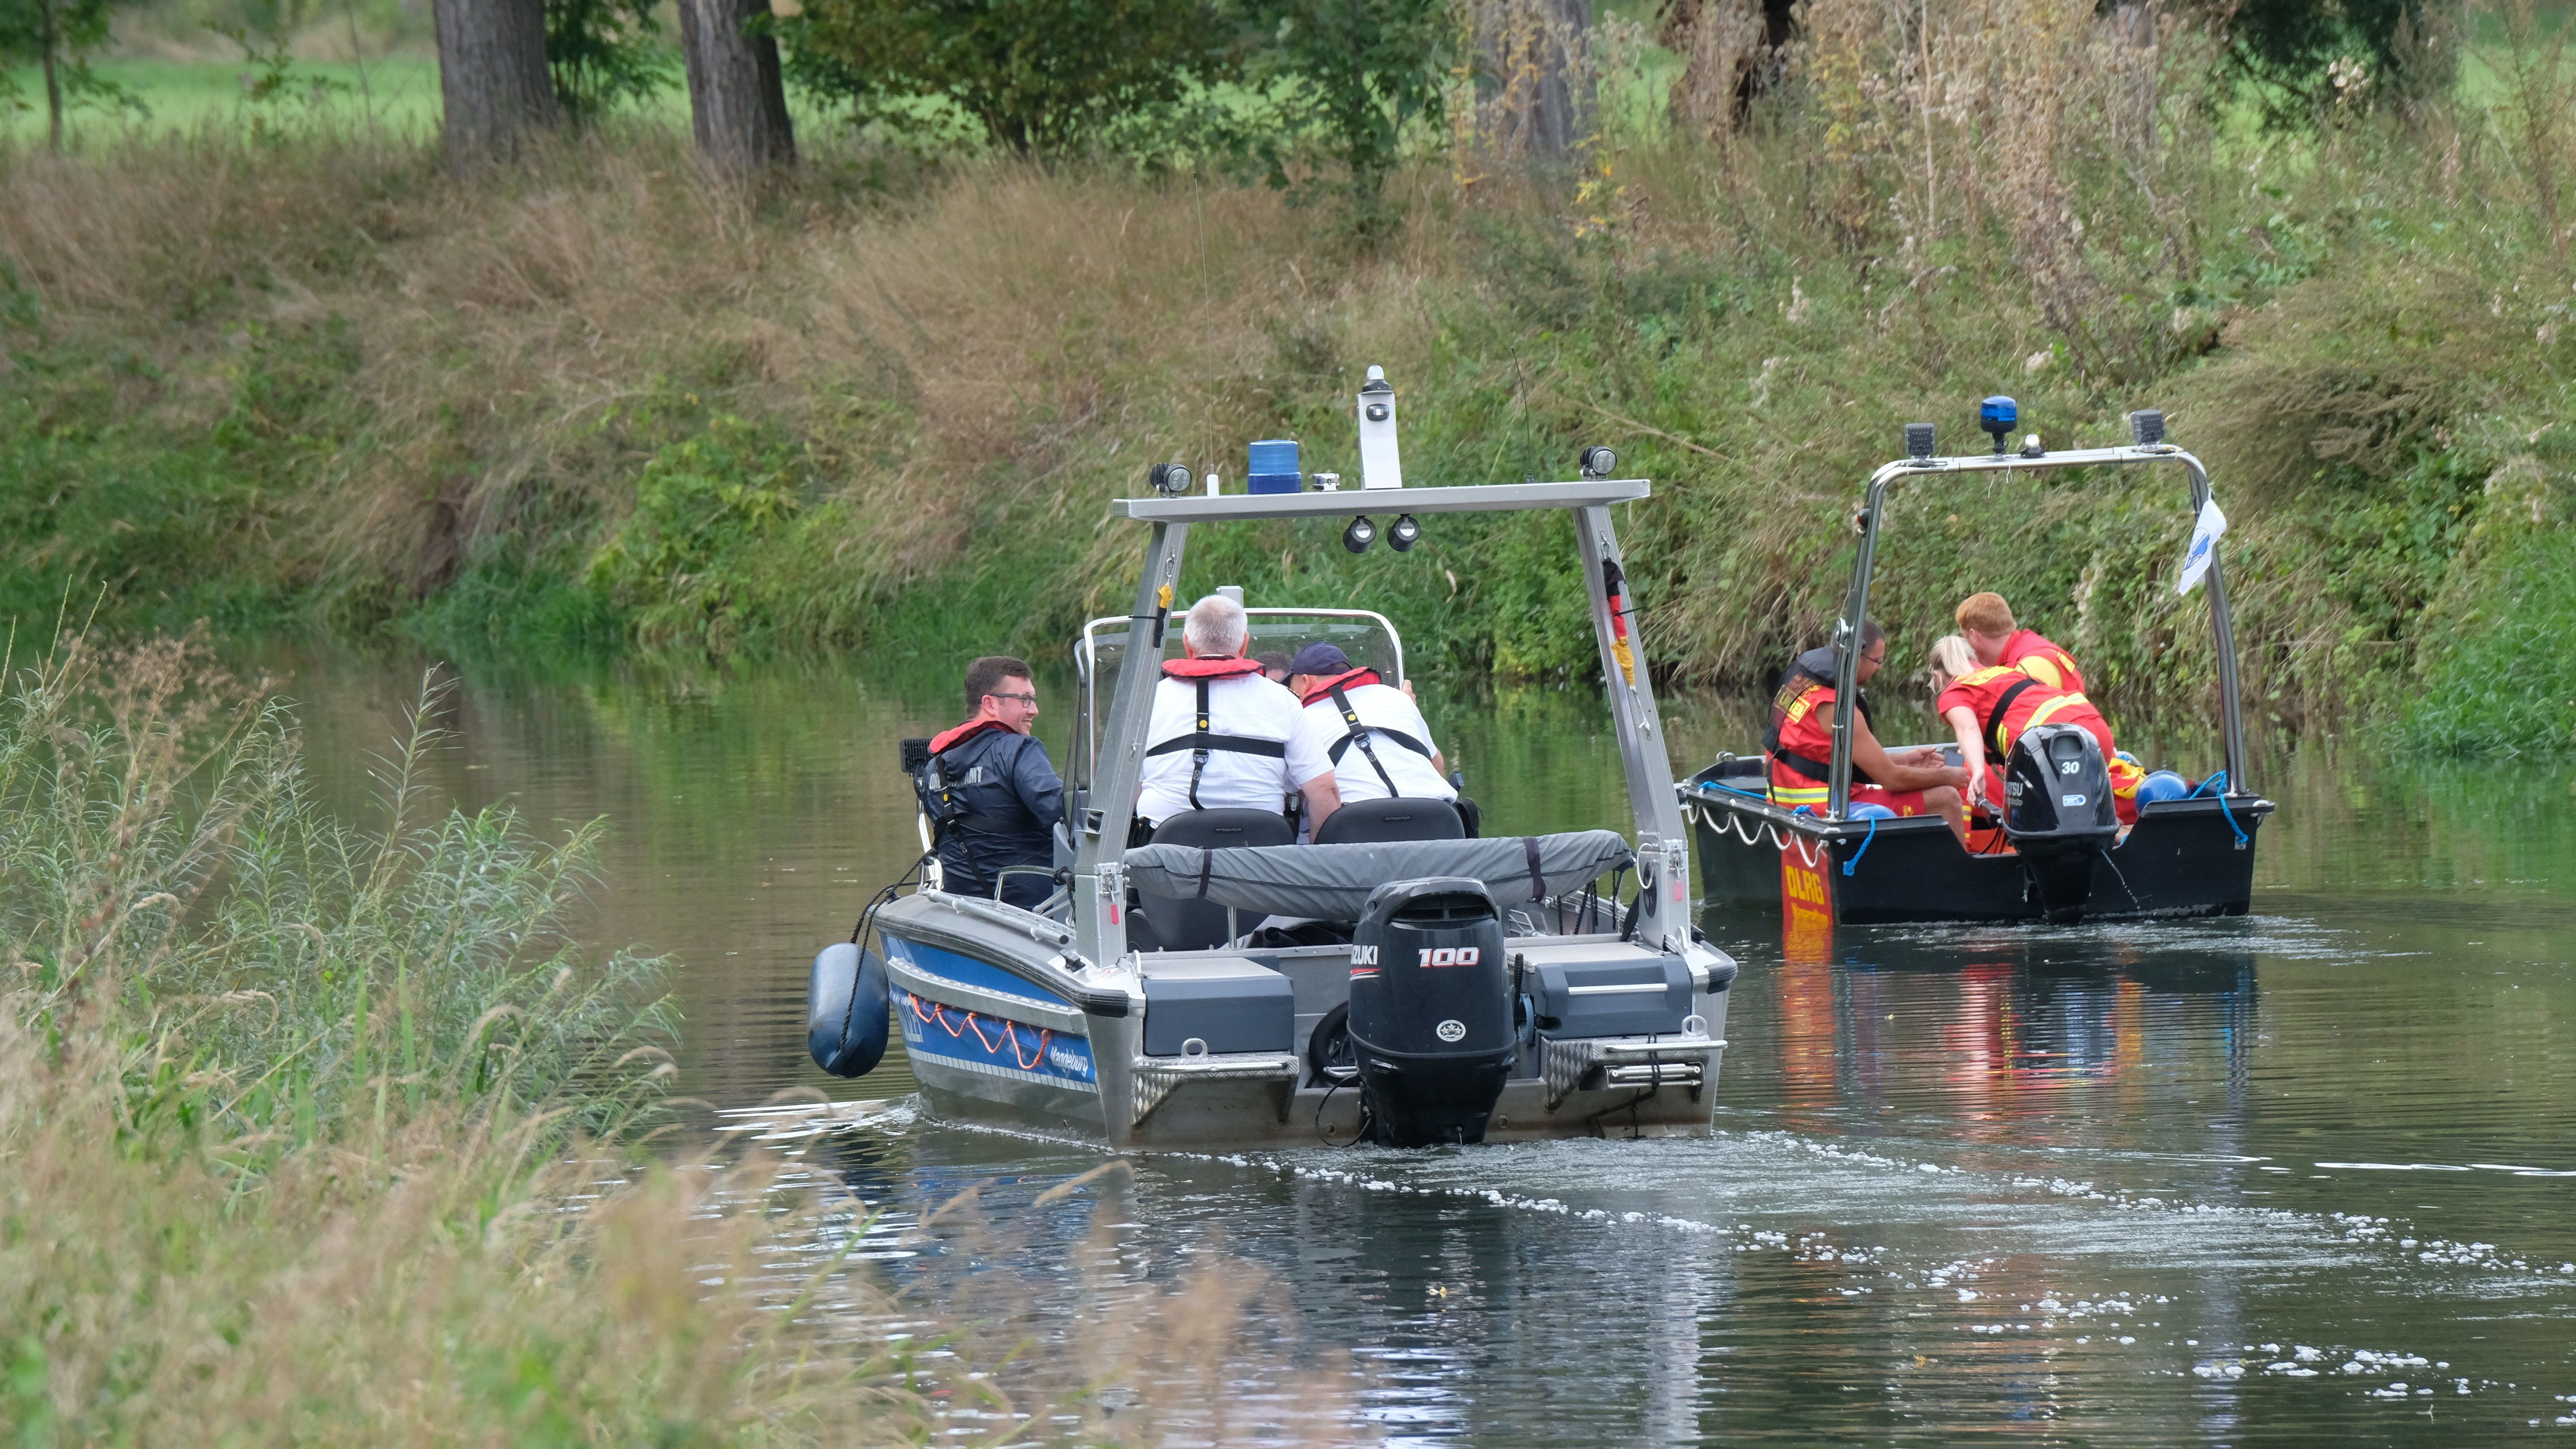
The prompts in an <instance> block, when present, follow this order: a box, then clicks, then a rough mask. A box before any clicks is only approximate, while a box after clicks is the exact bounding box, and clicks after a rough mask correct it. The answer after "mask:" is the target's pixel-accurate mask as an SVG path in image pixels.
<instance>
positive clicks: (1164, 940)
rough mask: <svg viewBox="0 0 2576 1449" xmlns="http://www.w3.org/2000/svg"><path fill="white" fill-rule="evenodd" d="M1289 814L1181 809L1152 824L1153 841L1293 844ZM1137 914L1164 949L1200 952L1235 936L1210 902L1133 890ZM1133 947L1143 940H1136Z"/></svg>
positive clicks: (1221, 910) (1212, 845)
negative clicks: (1176, 813) (1168, 817)
mask: <svg viewBox="0 0 2576 1449" xmlns="http://www.w3.org/2000/svg"><path fill="white" fill-rule="evenodd" d="M1296 842H1297V837H1296V835H1295V833H1294V832H1292V831H1290V830H1289V828H1288V818H1287V817H1286V816H1284V815H1281V814H1280V813H1279V812H1278V811H1276V810H1184V811H1182V812H1181V813H1180V814H1178V815H1175V816H1173V817H1172V818H1171V819H1169V820H1166V821H1164V822H1163V823H1161V824H1160V825H1157V826H1155V827H1154V844H1156V845H1185V846H1189V847H1192V848H1194V849H1199V850H1224V849H1227V848H1229V847H1232V846H1237V845H1294V844H1295V843H1296ZM1136 899H1137V902H1138V906H1139V913H1140V914H1142V915H1143V916H1144V918H1145V924H1146V927H1147V929H1148V930H1150V931H1151V932H1152V934H1153V938H1154V940H1153V944H1154V945H1156V946H1159V947H1160V948H1161V949H1163V950H1166V951H1204V950H1207V949H1208V948H1210V947H1213V946H1222V945H1224V944H1225V943H1226V942H1228V941H1231V940H1233V939H1234V937H1235V934H1236V933H1235V931H1234V930H1233V928H1232V922H1231V920H1230V919H1229V914H1228V912H1227V910H1226V908H1225V907H1223V906H1221V905H1218V904H1217V903H1216V902H1214V901H1208V900H1197V899H1179V898H1175V897H1172V896H1156V895H1147V894H1144V893H1142V892H1139V893H1138V894H1137V898H1136ZM1136 944H1138V945H1140V946H1141V945H1144V944H1146V943H1143V942H1138V943H1136Z"/></svg>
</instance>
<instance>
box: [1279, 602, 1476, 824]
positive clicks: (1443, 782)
mask: <svg viewBox="0 0 2576 1449" xmlns="http://www.w3.org/2000/svg"><path fill="white" fill-rule="evenodd" d="M1288 687H1289V688H1290V689H1293V690H1295V691H1296V692H1297V697H1298V698H1299V699H1301V700H1304V701H1305V712H1304V714H1303V716H1302V717H1301V718H1300V719H1299V720H1298V721H1297V735H1296V738H1295V739H1294V740H1292V741H1291V742H1290V744H1289V750H1288V763H1289V768H1290V770H1291V772H1292V773H1296V774H1297V775H1298V787H1299V788H1300V789H1302V790H1303V791H1304V792H1305V795H1306V811H1307V819H1308V820H1309V821H1310V822H1311V823H1312V824H1313V825H1314V827H1315V828H1317V829H1319V830H1320V829H1322V828H1323V824H1324V820H1325V817H1327V816H1329V815H1331V814H1332V813H1333V812H1334V811H1336V810H1338V809H1340V808H1341V807H1342V806H1343V805H1344V804H1346V803H1354V802H1357V801H1361V800H1384V799H1388V798H1391V797H1396V796H1401V797H1403V798H1405V799H1408V800H1455V799H1457V798H1458V791H1457V790H1456V789H1455V788H1454V787H1453V786H1451V785H1450V783H1449V769H1448V766H1447V764H1446V763H1445V762H1443V761H1442V760H1441V758H1440V750H1439V747H1438V746H1436V745H1434V744H1433V743H1432V742H1431V727H1430V726H1429V725H1427V724H1425V723H1423V721H1422V711H1421V710H1419V709H1417V708H1415V707H1414V703H1413V697H1412V696H1411V695H1408V694H1406V693H1405V692H1404V691H1403V690H1401V689H1397V688H1395V687H1393V686H1392V685H1389V684H1386V683H1384V682H1383V681H1381V680H1380V679H1379V678H1378V674H1377V671H1376V670H1374V669H1353V668H1352V667H1351V661H1350V659H1349V658H1348V656H1346V655H1344V654H1343V653H1342V651H1341V650H1340V649H1339V648H1337V647H1335V646H1333V645H1331V644H1323V643H1316V644H1309V645H1307V646H1306V647H1305V648H1303V649H1300V650H1298V651H1297V657H1295V658H1294V659H1291V660H1289V661H1288Z"/></svg>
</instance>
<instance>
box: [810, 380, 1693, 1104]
mask: <svg viewBox="0 0 2576 1449" xmlns="http://www.w3.org/2000/svg"><path fill="white" fill-rule="evenodd" d="M1366 400H1367V399H1366V395H1365V394H1364V395H1363V403H1364V404H1365V402H1366ZM1610 456H1611V455H1610V454H1609V453H1608V450H1606V449H1600V450H1586V455H1585V457H1586V463H1587V466H1586V468H1585V469H1584V470H1583V476H1582V477H1580V478H1578V479H1577V480H1575V481H1571V482H1525V483H1515V484H1493V485H1457V486H1446V487H1420V486H1413V487H1395V488H1380V487H1375V486H1372V487H1370V488H1368V489H1365V490H1349V491H1340V490H1335V491H1315V490H1305V491H1297V492H1278V493H1247V494H1240V495H1231V494H1229V495H1211V496H1203V495H1200V494H1198V493H1196V492H1195V491H1194V490H1193V491H1188V492H1183V491H1181V490H1179V489H1175V488H1171V487H1168V486H1165V485H1164V480H1163V479H1162V478H1161V477H1160V476H1159V470H1158V476H1157V477H1156V479H1155V483H1156V485H1157V489H1158V494H1159V496H1144V497H1136V498H1126V499H1119V500H1116V501H1114V502H1113V503H1112V504H1111V505H1110V512H1111V515H1112V517H1113V518H1115V519H1117V520H1120V521H1123V522H1127V523H1131V524H1135V525H1138V526H1140V527H1141V529H1142V530H1143V532H1144V534H1145V539H1144V543H1145V549H1144V567H1143V570H1142V572H1141V575H1140V576H1139V578H1138V579H1137V582H1136V587H1135V593H1134V605H1133V607H1132V608H1131V609H1130V611H1129V612H1128V613H1127V614H1126V615H1123V616H1115V617H1111V618H1106V619H1095V620H1092V621H1090V622H1089V623H1088V624H1087V625H1085V627H1084V628H1083V630H1082V632H1081V634H1080V636H1079V637H1078V638H1076V639H1075V640H1074V641H1072V649H1071V652H1072V663H1073V666H1074V670H1075V675H1076V678H1077V681H1078V689H1077V696H1076V697H1077V704H1076V711H1077V718H1076V719H1075V721H1074V725H1073V733H1074V740H1073V745H1072V748H1071V749H1070V751H1069V752H1068V756H1067V760H1066V771H1065V777H1066V787H1067V790H1066V800H1067V811H1066V814H1067V820H1066V822H1065V823H1064V824H1063V825H1062V826H1060V827H1059V828H1058V832H1057V847H1056V855H1057V858H1056V863H1055V866H1054V869H1053V875H1054V878H1055V883H1056V890H1055V893H1054V895H1053V897H1052V898H1051V899H1049V900H1047V901H1046V902H1044V903H1043V904H1041V905H1040V906H1039V907H1038V908H1036V909H1022V908H1020V907H1017V906H1014V905H1010V904H1007V903H1005V902H1003V901H1002V900H1000V899H996V898H987V897H983V896H976V895H968V894H964V893H960V892H956V891H951V890H948V889H945V888H944V886H943V884H942V882H941V881H940V879H939V876H938V872H937V862H936V856H935V854H926V855H925V859H924V871H923V875H924V879H923V880H922V882H921V883H920V884H919V885H918V886H917V887H916V888H913V889H909V890H894V891H890V892H889V893H888V894H886V895H885V896H882V897H881V898H880V901H879V903H878V904H877V905H876V906H875V907H873V908H872V910H871V912H870V914H869V916H868V917H867V919H866V920H864V921H863V922H862V924H861V929H860V931H859V932H858V933H856V934H857V937H858V939H855V940H853V941H850V942H843V943H839V944H836V945H834V946H832V947H829V948H827V949H826V950H825V951H824V952H823V953H822V954H821V955H819V956H818V957H817V958H816V960H815V963H814V968H813V972H812V977H811V982H812V986H811V992H810V996H809V1008H810V1016H811V1020H810V1023H809V1025H810V1028H811V1036H810V1041H809V1046H810V1047H811V1049H812V1051H813V1054H814V1057H815V1060H816V1062H817V1063H818V1064H820V1065H822V1066H823V1067H824V1068H825V1069H826V1070H828V1071H835V1072H840V1073H843V1074H849V1073H850V1071H851V1069H853V1068H856V1069H858V1070H864V1069H865V1068H866V1066H868V1065H872V1064H873V1063H874V1061H875V1060H876V1057H877V1054H879V1053H881V1052H882V1050H883V1047H884V1043H885V1040H886V1037H887V1036H888V1035H889V1033H890V1032H900V1034H901V1036H902V1040H903V1043H904V1051H905V1054H906V1056H907V1058H908V1060H909V1062H910V1064H911V1069H912V1072H913V1074H914V1076H915V1077H916V1078H917V1079H918V1080H919V1082H920V1083H921V1087H922V1092H923V1096H924V1098H925V1099H926V1102H927V1105H928V1106H929V1108H930V1109H931V1111H932V1112H933V1113H934V1114H935V1115H939V1116H944V1117H950V1118H956V1119H970V1120H976V1121H983V1122H991V1123H999V1124H1002V1125H1005V1126H1009V1127H1015V1128H1020V1129H1026V1130H1032V1131H1037V1132H1042V1133H1048V1134H1056V1135H1063V1136H1069V1137H1075V1138H1080V1139H1085V1140H1090V1141H1096V1142H1099V1143H1103V1144H1105V1145H1107V1146H1109V1147H1112V1148H1117V1149H1121V1150H1126V1149H1130V1148H1175V1149H1225V1148H1240V1147H1247V1146H1262V1145H1286V1144H1293V1143H1312V1142H1316V1141H1318V1140H1322V1141H1326V1142H1335V1143H1347V1142H1351V1141H1358V1140H1368V1141H1374V1142H1378V1143H1382V1144H1387V1145H1393V1146H1430V1145H1437V1144H1444V1143H1446V1144H1471V1143H1477V1142H1510V1141H1527V1140H1532V1139H1538V1138H1550V1137H1569V1136H1602V1135H1607V1136H1617V1137H1632V1136H1633V1137H1655V1136H1703V1135H1706V1134H1707V1132H1708V1130H1709V1124H1710V1120H1711V1113H1712V1110H1713V1107H1714V1101H1715V1089H1716V1086H1717V1080H1718V1067H1719V1060H1720V1057H1721V1055H1722V1054H1723V1052H1724V1050H1725V1046H1726V1041H1725V1026H1726V1004H1727V993H1728V988H1729V986H1730V985H1731V983H1732V982H1733V980H1734V978H1735V971H1736V968H1735V963H1734V961H1733V960H1732V959H1731V958H1729V957H1728V955H1727V954H1726V953H1725V952H1723V951H1721V950H1718V949H1717V948H1715V947H1714V946H1712V945H1710V944H1709V943H1708V942H1707V941H1706V940H1704V939H1703V938H1702V937H1701V936H1700V934H1699V933H1698V932H1697V930H1696V929H1695V928H1694V925H1693V922H1694V919H1695V916H1694V906H1695V903H1694V901H1693V899H1692V895H1691V881H1692V875H1691V870H1690V858H1689V844H1690V842H1689V836H1688V834H1687V831H1686V829H1685V827H1684V824H1683V819H1682V807H1681V797H1680V796H1679V795H1677V794H1676V792H1675V788H1674V779H1673V774H1672V767H1671V764H1670V760H1669V757H1668V755H1667V753H1666V749H1665V743H1664V739H1665V736H1664V729H1663V725H1662V722H1661V721H1660V719H1659V718H1658V716H1657V714H1656V705H1655V694H1654V687H1653V683H1652V680H1651V678H1650V677H1649V674H1648V671H1647V667H1646V662H1645V660H1644V659H1643V658H1642V657H1641V656H1640V655H1639V653H1638V648H1637V644H1638V641H1637V640H1636V638H1635V637H1634V635H1633V633H1632V631H1631V629H1630V620H1631V618H1632V616H1633V614H1634V611H1635V605H1634V601H1633V600H1632V599H1630V598H1629V596H1628V594H1627V591H1626V583H1625V577H1624V573H1623V570H1622V567H1621V563H1620V557H1619V550H1618V541H1617V538H1616V535H1615V534H1614V532H1613V529H1612V520H1611V510H1612V509H1613V508H1614V507H1616V506H1618V505H1621V504H1635V503H1641V502H1644V501H1645V500H1646V499H1648V498H1649V496H1650V495H1651V491H1652V490H1651V487H1650V485H1649V484H1648V483H1647V482H1646V481H1645V480H1643V479H1620V478H1613V477H1609V476H1606V473H1607V469H1606V467H1604V466H1602V465H1604V464H1605V463H1606V462H1607V461H1608V460H1609V458H1610ZM1182 482H1183V483H1184V484H1186V479H1185V478H1184V479H1183V480H1182ZM1529 511H1561V512H1565V513H1568V514H1571V515H1572V519H1573V523H1574V530H1573V532H1574V536H1575V541H1576V542H1575V546H1576V549H1577V552H1578V556H1579V562H1580V565H1581V571H1582V577H1583V578H1584V580H1585V581H1586V586H1587V588H1588V590H1589V594H1590V609H1591V624H1592V630H1593V634H1594V636H1595V642H1596V644H1597V646H1598V650H1599V655H1600V660H1601V673H1602V679H1603V683H1604V691H1603V692H1604V699H1605V702H1606V704H1607V707H1608V711H1609V720H1610V723H1611V725H1612V728H1613V732H1614V733H1615V735H1616V737H1617V740H1618V744H1619V753H1620V762H1621V766H1622V769H1623V773H1624V776H1625V786H1626V794H1627V804H1628V807H1629V813H1630V815H1631V816H1632V817H1633V828H1632V829H1631V830H1630V831H1629V832H1626V833H1624V834H1623V833H1621V832H1617V831H1609V830H1591V831H1575V832H1557V833H1543V832H1533V833H1513V832H1514V831H1515V830H1516V829H1518V828H1519V827H1521V826H1523V825H1524V824H1525V822H1517V821H1508V820H1495V819H1490V818H1489V819H1485V820H1483V821H1481V822H1480V823H1479V824H1478V826H1477V833H1476V834H1474V835H1472V836H1471V835H1470V834H1469V833H1468V831H1469V827H1470V822H1469V820H1468V819H1467V816H1466V813H1465V812H1463V811H1461V810H1459V809H1458V808H1455V807H1453V806H1451V805H1449V804H1447V803H1445V802H1442V801H1438V800H1394V801H1371V802H1363V803H1362V804H1361V805H1346V806H1344V807H1343V808H1342V809H1341V810H1340V811H1337V812H1336V813H1335V814H1334V815H1332V816H1331V817H1329V818H1327V819H1326V821H1325V822H1324V824H1323V826H1322V827H1321V828H1320V829H1316V830H1314V831H1313V832H1312V837H1313V838H1312V839H1309V840H1305V841H1300V840H1299V839H1298V826H1297V825H1296V824H1295V823H1293V822H1292V821H1291V820H1290V819H1289V818H1288V816H1287V815H1286V814H1284V813H1282V812H1274V811H1269V810H1243V809H1229V810H1196V811H1189V812H1184V813H1181V814H1178V815H1175V816H1174V817H1172V818H1170V819H1166V820H1163V821H1159V822H1157V823H1156V824H1155V826H1154V828H1153V830H1152V833H1151V836H1150V838H1142V839H1138V838H1131V834H1132V832H1133V830H1134V821H1135V807H1136V802H1137V795H1138V784H1139V778H1140V772H1141V766H1142V763H1143V759H1144V755H1145V751H1146V748H1147V745H1148V743H1149V742H1148V741H1147V739H1146V733H1147V729H1148V720H1149V716H1150V711H1151V704H1152V698H1153V692H1154V689H1155V685H1156V682H1157V680H1158V679H1159V678H1160V677H1161V673H1162V671H1161V665H1162V664H1163V662H1164V661H1165V660H1166V659H1168V658H1171V657H1175V656H1176V655H1177V654H1178V652H1179V649H1180V638H1181V627H1180V623H1181V621H1180V619H1179V617H1178V615H1179V613H1181V612H1185V611H1186V609H1187V606H1188V603H1189V600H1187V599H1183V598H1180V597H1178V595H1177V594H1176V592H1175V591H1176V590H1177V589H1178V588H1179V586H1180V580H1181V565H1182V558H1183V549H1184V545H1185V543H1186V541H1187V539H1188V537H1189V535H1190V531H1191V529H1192V528H1193V527H1194V526H1195V527H1199V528H1207V527H1214V526H1219V525H1228V526H1242V525H1254V524H1261V523H1268V522H1274V521H1294V520H1315V521H1333V520H1338V519H1341V518H1342V517H1344V516H1345V515H1361V516H1355V517H1353V520H1352V524H1351V526H1350V527H1349V528H1347V529H1346V530H1345V541H1346V542H1351V541H1352V540H1353V539H1357V540H1359V542H1357V543H1354V544H1353V546H1354V547H1355V548H1357V547H1361V546H1364V545H1365V543H1366V542H1367V541H1369V540H1371V539H1373V538H1374V536H1375V534H1376V531H1377V530H1376V526H1375V525H1374V524H1373V523H1370V522H1369V520H1367V519H1366V518H1365V516H1364V514H1365V513H1371V512H1373V513H1377V514H1380V515H1384V514H1388V513H1400V514H1401V515H1402V516H1401V517H1400V518H1398V519H1397V520H1396V521H1395V524H1394V525H1393V527H1391V528H1390V529H1389V530H1388V532H1389V534H1390V536H1392V537H1394V538H1398V539H1408V538H1409V537H1410V536H1418V534H1419V531H1420V530H1421V529H1422V528H1425V527H1430V526H1436V523H1437V520H1439V519H1440V518H1443V517H1446V516H1450V515H1457V514H1466V513H1480V512H1529ZM1363 525H1365V527H1363ZM1405 530H1411V531H1412V532H1411V534H1410V535H1408V534H1407V533H1406V532H1405ZM1256 602H1259V601H1256ZM1247 612H1248V614H1249V616H1250V618H1251V620H1252V626H1253V644H1252V645H1251V650H1252V651H1253V652H1258V651H1260V650H1262V649H1263V648H1265V647H1272V646H1285V645H1293V644H1299V643H1305V642H1310V641H1314V640H1318V639H1322V640H1330V641H1332V642H1334V643H1337V644H1339V645H1340V646H1341V647H1342V648H1343V650H1344V652H1345V653H1346V655H1348V657H1350V658H1351V659H1352V660H1353V661H1354V662H1355V663H1357V664H1364V665H1367V666H1369V667H1373V668H1375V669H1376V670H1378V672H1379V673H1380V675H1381V676H1382V677H1383V678H1384V679H1385V681H1386V682H1388V683H1390V684H1400V683H1401V681H1402V680H1403V679H1404V677H1405V676H1404V654H1403V643H1402V640H1401V638H1400V636H1399V635H1398V632H1397V630H1396V627H1395V625H1394V624H1393V623H1392V622H1391V621H1389V620H1387V619H1386V618H1384V617H1383V616H1381V615H1379V614H1376V613H1373V612H1370V611H1366V610H1358V609H1326V608H1297V607H1281V606H1270V605H1268V604H1264V605H1263V606H1262V607H1256V608H1251V609H1249V610H1248V611H1247ZM1363 807H1365V808H1363ZM1623 891H1624V892H1625V898H1624V899H1623ZM999 894H1000V890H999V887H998V886H997V887H996V890H995V895H996V896H998V895H999ZM1280 921H1294V922H1299V923H1301V925H1300V928H1299V930H1298V931H1297V932H1296V933H1294V936H1293V938H1291V937H1290V936H1287V935H1283V933H1282V932H1281V931H1280V930H1279V929H1278V928H1277V926H1276V923H1277V922H1280ZM1264 922H1269V923H1273V924H1271V925H1270V926H1267V927H1265V926H1263V924H1262V923H1264Z"/></svg>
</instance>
